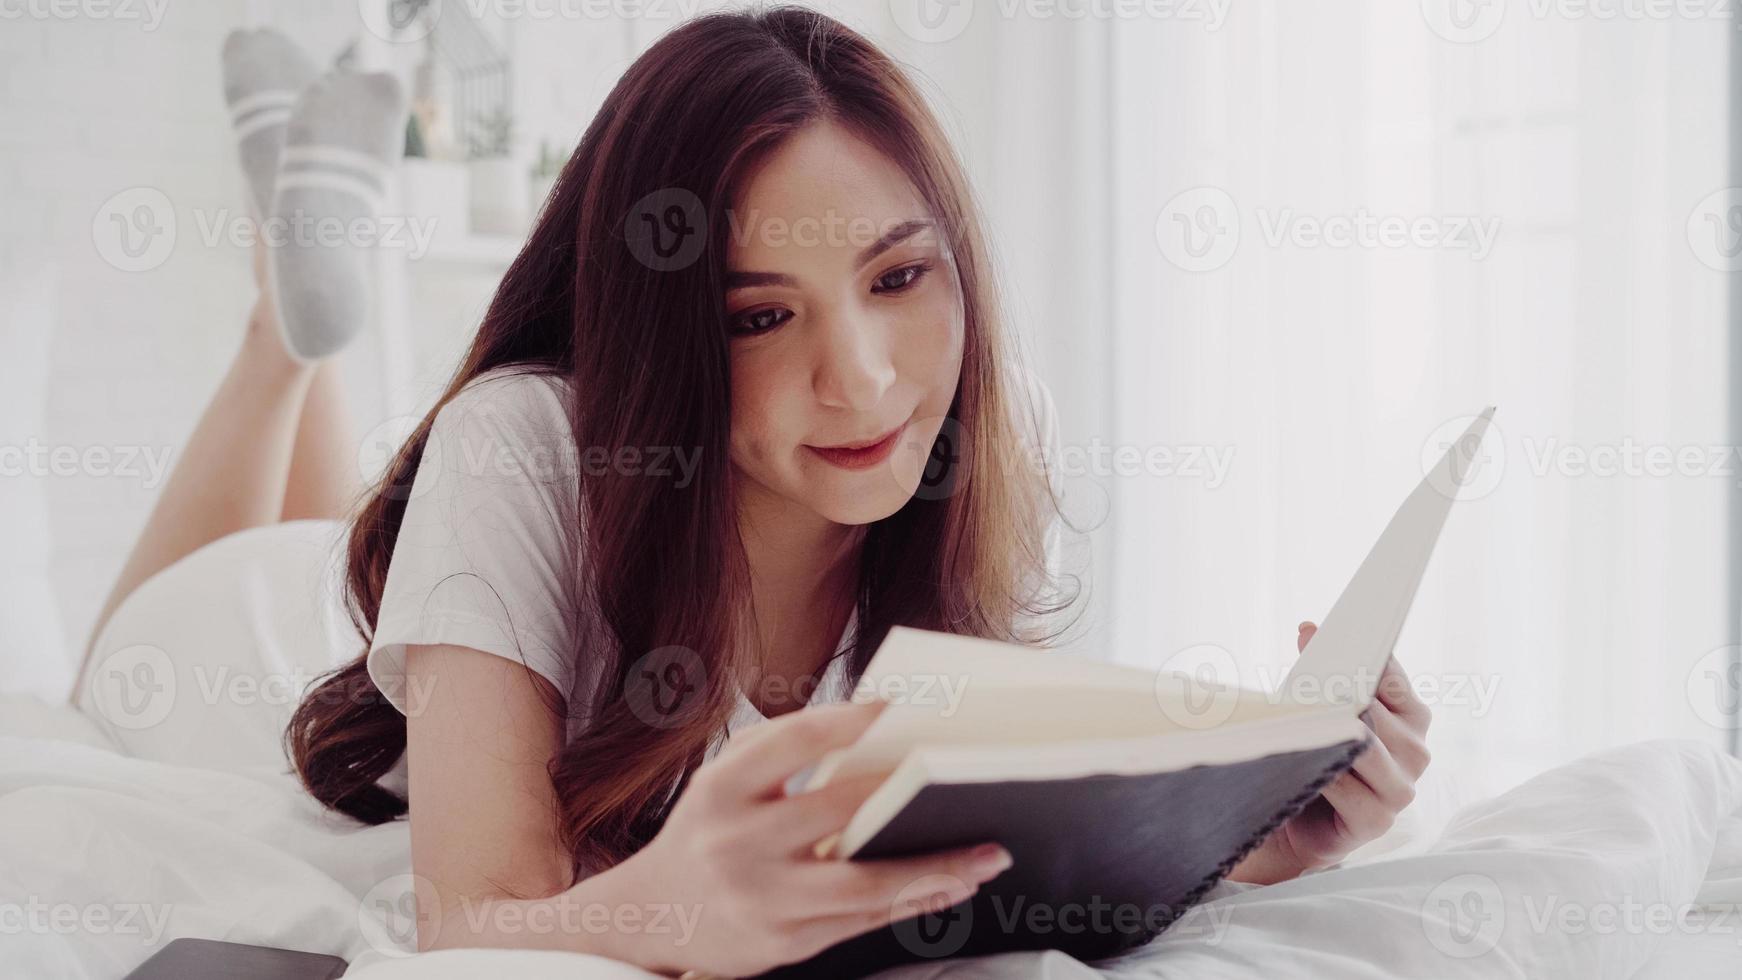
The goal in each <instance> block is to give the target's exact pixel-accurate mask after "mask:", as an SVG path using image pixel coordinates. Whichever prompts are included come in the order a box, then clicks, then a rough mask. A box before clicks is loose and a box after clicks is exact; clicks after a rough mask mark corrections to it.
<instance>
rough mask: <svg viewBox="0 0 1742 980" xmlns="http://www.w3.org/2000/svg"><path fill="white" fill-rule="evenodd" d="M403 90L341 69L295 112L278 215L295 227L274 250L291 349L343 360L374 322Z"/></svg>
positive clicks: (309, 357) (390, 81)
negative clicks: (377, 249) (377, 264)
mask: <svg viewBox="0 0 1742 980" xmlns="http://www.w3.org/2000/svg"><path fill="white" fill-rule="evenodd" d="M405 115H406V100H405V93H404V91H403V90H402V89H401V87H400V85H399V83H398V81H396V80H395V79H394V78H393V76H391V75H386V74H360V73H357V72H353V71H349V70H346V69H335V70H333V71H330V72H328V73H327V74H325V75H323V76H321V77H320V78H319V79H316V80H315V81H314V83H313V84H311V85H309V86H308V87H307V88H306V89H305V90H304V91H303V94H302V96H301V98H299V99H298V100H297V102H296V105H295V107H294V108H293V109H292V111H291V115H290V120H289V123H288V126H287V129H286V134H285V143H284V153H283V157H282V162H281V164H280V166H279V170H278V179H277V192H276V193H275V194H274V196H273V199H272V209H271V211H270V214H271V216H272V218H273V219H275V221H276V223H277V224H278V225H279V226H280V227H281V228H288V229H290V230H291V234H290V237H289V239H288V240H287V241H285V242H283V243H282V244H279V245H278V246H277V247H274V248H273V249H271V253H270V261H271V270H272V277H273V286H274V292H275V294H276V295H277V297H278V314H279V315H278V322H279V326H280V329H281V330H282V331H283V332H284V342H285V347H286V349H288V350H289V351H290V353H291V354H292V355H293V356H295V357H297V358H300V359H302V360H305V361H315V360H319V359H321V358H324V357H329V356H331V355H333V354H335V353H337V352H338V351H339V350H340V349H342V348H343V347H344V346H345V345H346V344H348V343H350V342H351V340H352V339H353V338H354V337H356V336H357V334H358V333H359V332H361V331H362V329H363V326H364V324H365V323H366V322H367V321H368V318H369V315H370V301H371V296H372V293H373V289H372V283H373V281H374V275H373V272H374V270H373V268H372V264H373V262H374V247H373V242H371V241H362V240H359V238H358V232H359V230H360V231H361V233H362V235H364V236H370V235H373V236H375V237H376V239H377V240H378V238H379V236H380V235H381V229H380V228H379V227H374V228H371V227H370V226H371V223H375V224H378V221H377V219H378V217H379V215H380V214H381V206H382V202H383V200H384V198H385V196H386V192H387V184H388V179H389V175H390V174H391V173H392V170H393V167H394V166H395V165H396V164H397V163H398V162H399V157H400V155H401V153H402V152H403V150H404V148H405Z"/></svg>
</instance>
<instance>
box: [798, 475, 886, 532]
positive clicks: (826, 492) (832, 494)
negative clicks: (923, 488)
mask: <svg viewBox="0 0 1742 980" xmlns="http://www.w3.org/2000/svg"><path fill="white" fill-rule="evenodd" d="M829 482H830V484H831V485H830V486H827V487H817V488H816V489H815V492H814V493H812V494H811V495H809V496H808V497H806V498H805V499H807V500H809V501H810V504H811V509H813V510H815V511H816V512H817V513H818V514H819V515H821V516H822V517H824V518H826V519H827V520H830V521H833V522H834V523H836V524H846V525H854V526H857V525H862V524H873V523H876V522H877V521H880V520H883V519H884V518H885V517H889V516H890V515H892V514H894V513H895V512H896V511H898V510H900V509H901V508H902V507H904V506H906V505H907V502H908V501H909V500H911V499H912V498H913V487H903V486H901V485H900V484H899V483H898V482H896V480H895V479H894V478H893V477H892V476H891V474H890V473H889V471H888V470H887V469H880V470H872V471H869V472H866V473H855V474H852V475H850V476H847V478H846V479H843V480H831V481H829Z"/></svg>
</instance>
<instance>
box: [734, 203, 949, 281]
mask: <svg viewBox="0 0 1742 980" xmlns="http://www.w3.org/2000/svg"><path fill="white" fill-rule="evenodd" d="M930 227H932V223H931V221H929V220H927V219H924V218H914V219H910V220H908V221H903V222H901V223H900V224H898V225H896V226H895V227H893V228H891V229H889V230H888V231H886V232H884V233H883V237H881V238H879V239H877V240H876V241H874V242H872V243H871V244H870V245H867V246H865V250H864V251H862V252H860V253H859V257H858V258H857V259H855V260H853V270H854V271H855V272H857V271H858V270H860V269H863V268H865V266H867V265H869V264H870V263H871V262H872V261H873V260H874V259H876V258H877V256H879V255H882V254H883V253H884V252H887V251H889V250H890V249H892V248H894V247H895V246H897V245H899V244H901V243H902V242H904V241H906V240H908V239H909V238H912V237H913V236H914V235H917V234H919V233H920V232H922V231H924V230H926V229H927V228H930ZM793 285H797V281H796V280H794V279H793V278H792V277H791V276H789V275H787V274H786V273H784V272H748V271H744V270H740V269H728V270H726V288H727V289H747V288H749V287H751V286H793Z"/></svg>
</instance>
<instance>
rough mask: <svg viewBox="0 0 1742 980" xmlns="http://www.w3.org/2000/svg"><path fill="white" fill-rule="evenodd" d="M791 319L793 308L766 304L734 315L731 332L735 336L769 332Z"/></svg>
mask: <svg viewBox="0 0 1742 980" xmlns="http://www.w3.org/2000/svg"><path fill="white" fill-rule="evenodd" d="M790 319H792V311H791V310H788V309H785V308H783V307H779V306H765V307H763V308H762V309H760V310H751V311H750V312H748V313H740V314H738V315H737V316H735V317H733V318H732V323H731V328H730V332H731V334H732V336H734V337H750V336H754V335H756V334H759V333H767V332H768V331H770V330H773V329H774V328H775V327H778V326H780V325H781V324H783V323H785V322H786V321H788V320H790Z"/></svg>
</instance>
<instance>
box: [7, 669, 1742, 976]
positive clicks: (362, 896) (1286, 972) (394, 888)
mask: <svg viewBox="0 0 1742 980" xmlns="http://www.w3.org/2000/svg"><path fill="white" fill-rule="evenodd" d="M408 870H409V849H408V838H407V834H406V828H405V824H404V823H403V822H401V823H396V824H391V825H387V826H382V827H371V828H364V827H359V826H357V825H356V824H354V823H352V822H350V821H348V820H345V819H343V818H340V817H336V816H334V815H333V814H330V813H326V812H324V811H322V809H321V808H320V807H319V806H318V805H317V804H315V803H314V802H313V801H312V800H311V799H309V798H308V797H307V796H306V795H304V794H303V793H301V791H300V789H299V788H298V787H297V786H296V784H295V781H294V780H293V779H292V778H291V777H290V776H289V775H288V774H287V773H284V772H282V771H278V770H277V769H274V768H273V767H265V766H261V767H252V768H243V769H238V770H233V771H217V770H211V769H200V768H193V767H181V766H173V765H166V764H163V763H159V762H150V761H145V760H140V759H134V758H129V757H126V756H122V755H120V754H118V753H116V752H114V751H112V750H111V749H109V748H107V747H106V746H105V744H104V736H103V735H102V733H101V732H99V731H97V730H96V729H95V728H94V727H92V726H89V725H87V724H85V723H84V722H83V719H82V718H80V716H78V715H77V714H76V713H74V712H72V711H71V710H70V709H65V708H47V707H44V706H41V705H40V704H38V703H35V702H31V701H28V700H21V699H18V698H11V697H5V696H0V913H3V914H5V915H6V916H8V917H9V918H8V920H7V921H0V963H4V964H6V966H7V967H8V972H9V973H11V974H12V975H17V976H27V977H91V978H105V980H108V978H115V977H120V976H122V975H124V974H125V973H126V972H127V971H128V970H129V969H131V968H132V967H133V966H135V965H136V964H138V963H139V962H140V961H142V960H144V959H145V958H146V957H147V956H148V955H150V953H151V952H153V951H154V950H155V949H157V948H159V947H160V946H161V945H162V944H164V943H167V942H168V941H170V940H171V939H174V938H177V937H181V936H196V937H205V938H213V939H225V940H230V941H235V942H247V943H260V944H266V945H275V946H285V947H291V948H298V949H306V950H313V951H317V952H323V953H331V954H335V955H338V956H342V957H344V958H346V959H348V960H351V961H352V962H353V964H354V965H353V968H352V971H351V972H350V973H349V974H348V976H350V977H356V978H358V980H402V978H403V980H438V978H449V977H453V978H462V977H463V978H467V980H470V978H473V977H477V976H495V975H504V976H518V977H528V978H539V977H546V976H548V977H553V978H554V977H558V976H560V977H563V978H565V980H575V978H590V977H598V978H612V980H615V978H630V977H643V976H648V975H647V974H643V973H641V971H637V970H633V969H631V968H628V967H624V966H621V965H619V964H615V963H612V962H610V961H607V960H602V959H599V958H596V957H589V956H582V955H578V954H561V953H530V952H514V951H472V950H468V951H450V952H443V953H435V954H426V955H422V956H406V955H404V954H405V952H406V950H408V949H409V945H410V940H411V938H412V937H411V922H412V918H411V915H410V904H409V884H410V878H409V875H408V873H407V872H408ZM1212 897H1213V900H1212V901H1211V902H1209V903H1208V904H1206V905H1204V906H1201V907H1200V908H1199V909H1198V910H1196V911H1194V912H1193V913H1192V914H1191V915H1190V916H1188V917H1187V918H1186V919H1185V920H1183V921H1182V923H1181V924H1180V926H1178V927H1176V928H1175V929H1174V930H1172V931H1170V932H1169V933H1167V934H1165V935H1163V936H1162V937H1161V938H1160V939H1159V940H1157V941H1156V942H1155V943H1153V944H1151V945H1149V946H1147V947H1145V948H1144V949H1143V950H1141V951H1139V952H1138V953H1136V954H1134V955H1132V956H1129V957H1126V958H1124V959H1121V960H1118V961H1114V962H1111V963H1103V964H1098V965H1095V966H1090V965H1085V964H1082V963H1078V962H1076V961H1074V960H1072V959H1070V958H1069V957H1065V956H1062V955H1058V954H1017V955H1008V956H1002V957H992V958H988V959H983V960H963V961H944V962H939V963H930V964H922V965H915V966H911V967H906V968H903V969H901V970H896V971H892V972H891V973H889V974H888V975H887V976H888V977H889V978H890V980H895V978H900V980H921V978H933V977H938V978H943V977H947V978H951V980H977V978H1003V977H1025V978H1026V977H1044V978H1057V980H1064V978H1078V977H1081V978H1146V980H1148V978H1157V980H1159V978H1172V977H1180V978H1187V977H1189V978H1194V980H1201V978H1216V977H1224V976H1226V977H1235V976H1239V977H1249V976H1253V975H1265V976H1327V977H1353V978H1362V977H1374V978H1378V977H1386V978H1390V977H1397V976H1424V977H1427V976H1431V977H1436V978H1437V977H1444V978H1451V977H1465V976H1468V977H1508V976H1519V977H1522V976H1530V977H1543V976H1567V977H1578V978H1581V980H1583V978H1598V977H1615V978H1632V977H1642V978H1649V980H1656V978H1669V977H1676V978H1686V977H1701V976H1713V977H1718V976H1723V977H1735V976H1738V975H1742V921H1739V920H1742V912H1738V910H1739V909H1742V762H1739V761H1738V760H1736V759H1733V758H1731V757H1729V756H1726V755H1724V754H1723V753H1721V752H1720V751H1718V750H1717V749H1715V748H1713V747H1709V746H1705V745H1701V744H1696V743H1688V742H1653V743H1645V744H1641V745H1636V746H1629V747H1627V748H1623V749H1619V750H1615V751H1611V752H1606V753H1602V754H1599V755H1596V756H1592V757H1590V758H1587V759H1585V760H1582V761H1580V762H1577V763H1574V764H1571V765H1568V766H1564V767H1561V768H1559V769H1555V770H1552V771H1550V772H1548V773H1545V774H1543V775H1541V776H1539V777H1537V778H1535V779H1533V780H1531V781H1529V782H1527V783H1525V784H1524V785H1522V786H1520V787H1518V788H1516V789H1514V790H1512V791H1511V792H1509V793H1506V794H1503V795H1501V796H1499V797H1496V798H1494V799H1492V800H1488V801H1484V802H1482V803H1478V804H1476V805H1473V806H1470V807H1467V808H1465V809H1464V810H1463V811H1462V812H1461V813H1460V814H1458V815H1457V816H1456V817H1455V818H1454V819H1452V820H1451V821H1450V823H1449V824H1448V825H1447V826H1446V827H1445V829H1444V831H1443V833H1440V834H1439V835H1438V836H1437V839H1435V840H1434V841H1432V842H1431V843H1428V844H1426V845H1425V847H1422V848H1406V849H1403V850H1401V851H1394V852H1392V853H1391V854H1389V855H1386V856H1384V857H1382V858H1380V859H1378V860H1374V861H1371V862H1369V863H1365V864H1360V865H1356V866H1351V867H1341V868H1336V869H1331V870H1328V871H1324V872H1320V873H1317V874H1313V875H1309V876H1306V877H1304V878H1301V879H1299V880H1296V881H1293V882H1287V883H1284V884H1281V885H1274V886H1270V887H1267V888H1253V887H1247V886H1238V885H1226V886H1224V887H1222V888H1220V889H1218V890H1217V892H1216V893H1214V895H1213V896H1212ZM1696 908H1704V909H1707V910H1709V911H1708V912H1707V913H1706V918H1705V919H1704V920H1703V922H1702V923H1701V924H1696V925H1692V926H1687V925H1676V924H1665V923H1664V922H1661V921H1660V920H1659V919H1658V918H1653V916H1658V917H1661V916H1663V915H1667V914H1668V913H1670V912H1677V913H1679V912H1682V911H1686V910H1692V909H1696ZM1630 910H1631V911H1630ZM1657 910H1662V911H1657ZM1630 923H1631V927H1630V925H1629V924H1630Z"/></svg>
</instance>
